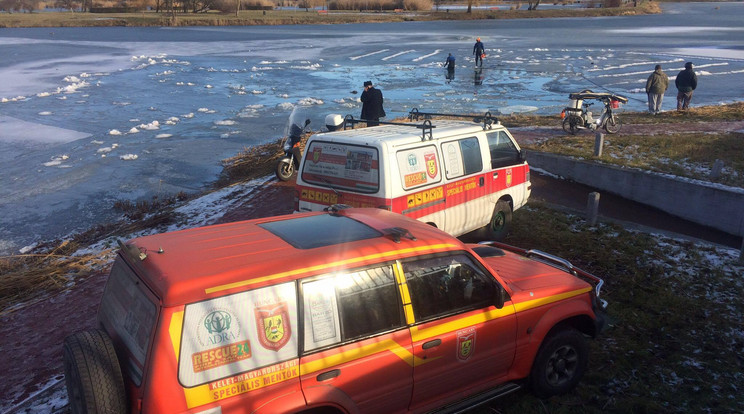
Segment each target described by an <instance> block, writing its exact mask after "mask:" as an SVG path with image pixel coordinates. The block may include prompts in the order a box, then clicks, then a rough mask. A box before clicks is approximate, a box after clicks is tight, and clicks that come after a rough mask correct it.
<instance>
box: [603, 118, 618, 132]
mask: <svg viewBox="0 0 744 414" xmlns="http://www.w3.org/2000/svg"><path fill="white" fill-rule="evenodd" d="M620 128H622V123H621V122H620V118H618V117H616V116H615V115H614V114H613V115H612V116H611V117H609V118H607V121H606V122H605V126H604V129H605V131H607V133H608V134H615V133H617V132H619V131H620Z"/></svg>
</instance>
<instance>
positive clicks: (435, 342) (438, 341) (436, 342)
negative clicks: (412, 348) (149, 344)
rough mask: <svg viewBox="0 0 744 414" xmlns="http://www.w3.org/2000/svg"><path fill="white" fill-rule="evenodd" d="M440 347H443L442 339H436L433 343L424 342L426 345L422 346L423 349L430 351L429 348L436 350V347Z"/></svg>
mask: <svg viewBox="0 0 744 414" xmlns="http://www.w3.org/2000/svg"><path fill="white" fill-rule="evenodd" d="M439 345H442V340H441V339H435V340H433V341H429V342H424V345H423V346H421V348H423V349H429V348H434V347H435V346H439Z"/></svg>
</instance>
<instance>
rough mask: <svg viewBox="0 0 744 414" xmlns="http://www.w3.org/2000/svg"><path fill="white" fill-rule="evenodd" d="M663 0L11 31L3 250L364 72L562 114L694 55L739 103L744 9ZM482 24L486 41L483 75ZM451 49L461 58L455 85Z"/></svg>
mask: <svg viewBox="0 0 744 414" xmlns="http://www.w3.org/2000/svg"><path fill="white" fill-rule="evenodd" d="M664 7H666V8H667V9H668V11H669V13H667V14H664V15H654V16H640V17H618V18H600V19H540V20H532V19H524V20H488V21H463V22H408V23H397V24H358V25H335V26H322V27H320V26H271V27H260V26H252V27H200V28H57V29H47V28H44V29H3V31H0V55H2V56H3V59H2V60H1V61H0V77H1V78H2V79H3V80H4V82H3V83H2V84H0V163H1V165H2V168H0V252H1V253H7V252H12V251H17V250H18V249H19V248H21V247H23V246H25V245H27V244H30V243H32V242H33V241H35V240H37V239H39V238H42V239H49V238H54V237H64V236H66V235H68V234H70V233H71V232H74V231H79V230H81V229H86V228H88V227H90V226H91V225H94V224H97V223H101V222H103V221H106V220H112V219H116V218H118V215H119V213H118V212H116V211H114V210H113V209H112V205H113V203H114V201H116V200H119V199H129V200H138V199H149V198H151V197H152V196H154V195H159V196H164V195H171V194H175V193H177V192H179V191H186V192H198V191H200V190H202V189H204V188H206V187H207V186H209V184H210V183H211V182H212V181H214V179H215V178H216V177H217V175H218V174H219V172H220V170H221V164H220V162H221V160H222V159H224V158H227V157H229V156H232V155H234V154H235V153H237V152H238V151H240V150H241V149H243V148H245V147H249V146H252V145H256V144H261V143H265V142H269V141H273V140H275V139H277V138H279V137H281V135H282V134H283V130H284V124H285V122H286V119H287V116H288V115H289V113H290V112H291V110H292V107H293V106H294V105H305V106H306V112H307V113H308V114H309V116H310V118H311V120H312V124H311V126H312V127H313V128H314V129H316V130H317V129H319V128H321V127H322V124H323V120H324V117H325V115H327V114H329V113H339V114H342V115H346V114H352V115H354V116H356V117H358V116H359V112H360V108H361V105H360V103H359V102H358V97H359V94H360V92H361V90H362V83H363V82H364V81H366V80H372V81H373V82H375V83H376V84H377V85H378V87H379V88H380V89H381V90H382V91H383V93H384V96H385V109H386V111H387V113H388V118H392V117H396V116H402V115H405V114H406V113H407V111H408V110H410V109H411V108H413V107H417V108H419V109H421V110H425V111H434V112H453V111H454V112H468V113H472V112H477V113H482V112H485V111H487V110H488V111H491V112H493V113H498V112H499V111H503V112H505V113H510V112H513V111H532V112H535V113H540V114H555V113H558V112H560V110H561V108H562V107H563V106H564V105H565V104H566V101H567V96H568V93H570V92H576V91H578V90H581V89H586V88H589V89H594V90H596V91H607V90H609V91H613V92H616V93H620V94H623V95H626V96H628V97H630V98H631V101H630V102H629V104H628V105H626V106H625V108H626V109H632V110H643V109H644V108H645V101H646V96H645V93H644V91H643V88H644V85H645V80H646V78H647V76H648V74H649V73H650V72H651V71H652V70H653V66H654V64H656V63H662V65H663V67H664V69H665V70H666V72H667V74H668V75H669V76H670V78H671V79H672V80H673V78H674V76H675V75H676V72H677V71H679V70H680V69H681V68H682V66H683V64H684V62H685V61H687V60H692V61H694V62H695V65H696V70H697V72H698V74H699V76H700V85H701V87H700V88H699V90H698V91H696V92H695V96H694V98H693V104H694V105H701V104H717V103H722V102H731V101H735V100H740V99H741V93H742V90H741V88H739V89H738V90H737V89H736V88H735V87H732V85H741V84H744V82H742V78H743V76H742V75H743V74H744V51H743V50H742V47H741V45H742V44H744V41H743V40H744V31H743V30H742V28H741V27H740V26H741V25H740V22H741V21H742V19H741V18H742V17H743V16H742V14H744V12H742V10H741V9H742V8H741V7H737V4H736V3H716V4H715V5H711V4H707V3H696V4H671V5H668V6H667V5H665V6H664ZM713 7H719V9H714V8H713ZM476 36H480V37H481V38H482V39H483V41H484V43H485V45H486V48H487V51H486V52H487V55H488V56H487V58H486V60H485V64H484V68H483V70H482V71H480V72H477V71H475V70H474V67H473V64H474V62H473V58H472V55H471V52H472V44H473V41H474V39H475V37H476ZM447 53H453V55H455V56H456V58H457V68H456V70H455V79H454V80H453V81H452V82H449V83H448V82H447V79H445V71H444V69H443V68H442V67H441V63H442V62H443V61H444V59H445V57H446V56H447ZM675 92H676V91H674V89H673V86H672V88H671V89H670V91H668V92H667V96H666V99H665V101H664V108H665V109H672V108H673V106H674V94H675Z"/></svg>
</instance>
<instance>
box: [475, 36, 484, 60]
mask: <svg viewBox="0 0 744 414" xmlns="http://www.w3.org/2000/svg"><path fill="white" fill-rule="evenodd" d="M485 51H486V47H485V46H483V42H481V40H480V37H479V38H477V39H475V45H474V46H473V54H474V55H475V66H478V62H479V61H480V65H481V66H483V55H484V54H485Z"/></svg>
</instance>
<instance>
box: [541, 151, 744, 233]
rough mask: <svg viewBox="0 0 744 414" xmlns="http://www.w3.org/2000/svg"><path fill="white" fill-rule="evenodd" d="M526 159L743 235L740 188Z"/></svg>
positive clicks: (548, 158)
mask: <svg viewBox="0 0 744 414" xmlns="http://www.w3.org/2000/svg"><path fill="white" fill-rule="evenodd" d="M527 162H528V163H529V164H530V166H532V167H533V168H539V169H542V170H545V171H548V172H550V173H552V174H556V175H560V176H561V177H564V178H568V179H571V180H574V181H576V182H578V183H581V184H585V185H588V186H590V187H594V188H596V189H599V190H602V191H607V192H610V193H613V194H617V195H619V196H621V197H624V198H627V199H629V200H633V201H637V202H639V203H642V204H646V205H649V206H653V207H656V208H658V209H660V210H662V211H665V212H667V213H669V214H673V215H675V216H678V217H682V218H684V219H686V220H689V221H692V222H694V223H698V224H702V225H705V226H708V227H713V228H715V229H718V230H722V231H725V232H727V233H730V234H733V235H737V236H744V189H740V188H734V187H726V186H721V185H717V184H714V183H705V182H701V181H697V180H690V179H686V178H680V177H675V176H671V175H664V174H658V173H651V172H647V171H642V170H638V169H631V168H621V167H616V166H611V165H602V164H596V163H593V162H587V161H580V160H575V159H572V158H568V157H564V156H560V155H555V154H548V153H545V152H536V151H529V153H528V155H527Z"/></svg>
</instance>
